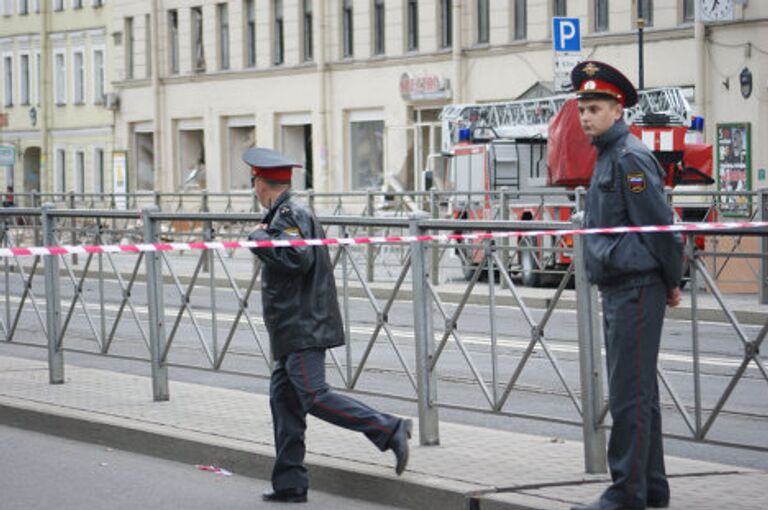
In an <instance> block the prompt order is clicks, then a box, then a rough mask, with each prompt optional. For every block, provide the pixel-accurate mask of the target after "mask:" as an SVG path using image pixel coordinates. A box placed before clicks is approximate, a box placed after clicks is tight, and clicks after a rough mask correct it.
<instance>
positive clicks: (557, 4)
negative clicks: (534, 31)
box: [552, 0, 568, 16]
mask: <svg viewBox="0 0 768 510" xmlns="http://www.w3.org/2000/svg"><path fill="white" fill-rule="evenodd" d="M552 15H553V16H568V2H567V0H553V1H552Z"/></svg>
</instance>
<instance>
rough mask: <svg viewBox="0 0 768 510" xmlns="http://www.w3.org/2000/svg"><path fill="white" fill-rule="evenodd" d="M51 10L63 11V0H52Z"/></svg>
mask: <svg viewBox="0 0 768 510" xmlns="http://www.w3.org/2000/svg"><path fill="white" fill-rule="evenodd" d="M53 10H54V11H63V10H64V0H53Z"/></svg>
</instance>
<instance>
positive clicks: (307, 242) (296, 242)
mask: <svg viewBox="0 0 768 510" xmlns="http://www.w3.org/2000/svg"><path fill="white" fill-rule="evenodd" d="M752 228H768V221H752V222H734V223H677V224H675V225H646V226H642V227H610V228H588V229H587V228H581V229H563V230H524V231H514V232H488V233H474V234H440V235H420V236H385V237H342V238H329V239H291V240H276V241H222V242H194V243H152V244H106V245H79V246H71V245H62V246H34V247H30V248H0V257H29V256H33V255H70V254H84V255H87V254H89V253H139V252H151V251H187V250H223V249H235V248H286V247H291V246H322V245H340V244H343V245H350V244H382V243H412V242H421V241H440V242H447V241H474V240H482V239H501V238H509V237H539V236H572V235H593V234H623V233H628V232H696V231H724V230H738V229H752Z"/></svg>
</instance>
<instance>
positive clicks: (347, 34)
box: [341, 0, 354, 58]
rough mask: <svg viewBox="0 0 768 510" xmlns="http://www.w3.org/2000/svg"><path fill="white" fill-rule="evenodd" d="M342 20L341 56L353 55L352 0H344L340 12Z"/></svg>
mask: <svg viewBox="0 0 768 510" xmlns="http://www.w3.org/2000/svg"><path fill="white" fill-rule="evenodd" d="M341 20H342V56H343V57H345V58H349V57H352V56H353V55H354V39H353V38H352V28H353V27H352V0H344V3H343V9H342V13H341Z"/></svg>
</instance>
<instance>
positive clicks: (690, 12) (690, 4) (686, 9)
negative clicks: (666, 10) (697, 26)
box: [683, 0, 696, 22]
mask: <svg viewBox="0 0 768 510" xmlns="http://www.w3.org/2000/svg"><path fill="white" fill-rule="evenodd" d="M695 19H696V6H695V5H694V0H683V21H685V22H692V21H694V20H695Z"/></svg>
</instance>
